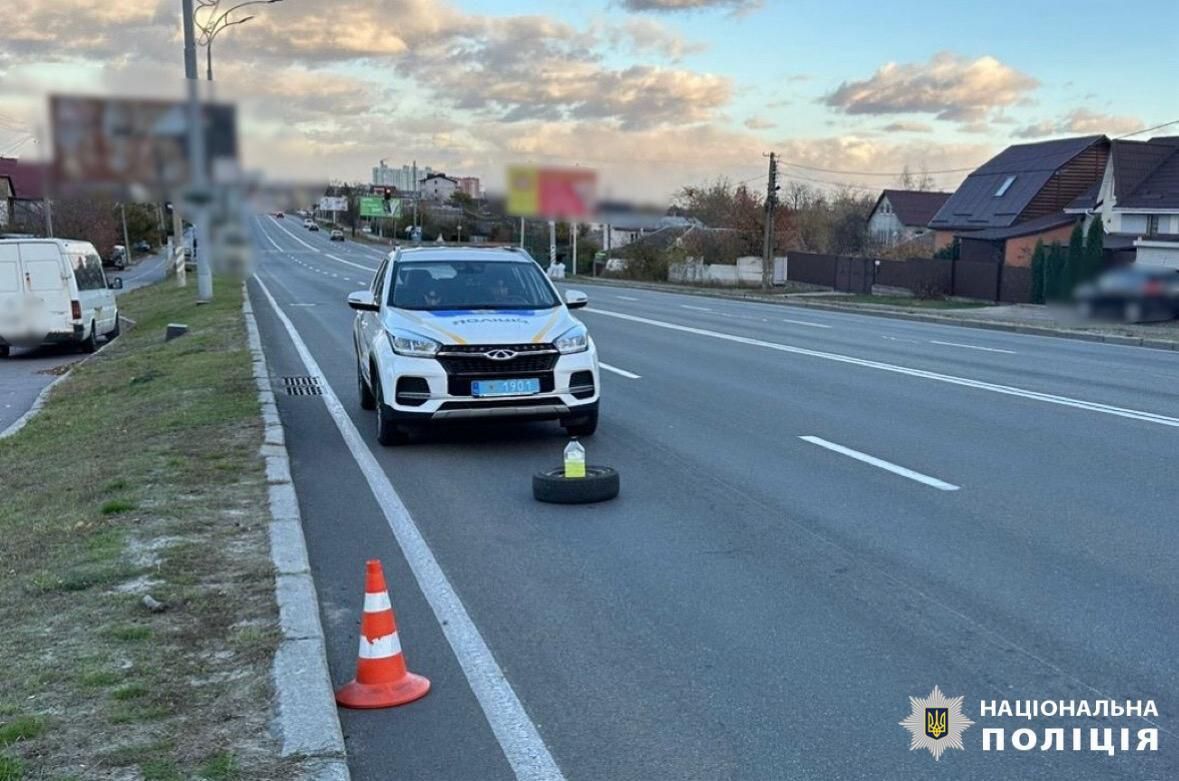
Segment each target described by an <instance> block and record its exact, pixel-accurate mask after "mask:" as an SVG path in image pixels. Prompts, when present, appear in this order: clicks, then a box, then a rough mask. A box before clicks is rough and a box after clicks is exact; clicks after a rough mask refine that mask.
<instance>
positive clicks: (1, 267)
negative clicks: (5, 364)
mask: <svg viewBox="0 0 1179 781" xmlns="http://www.w3.org/2000/svg"><path fill="white" fill-rule="evenodd" d="M122 287H123V281H122V280H121V279H115V280H113V281H112V282H111V283H110V285H109V286H108V284H107V281H106V275H105V274H103V272H102V258H101V257H99V255H98V252H97V250H95V249H94V245H92V244H90V243H89V242H86V241H71V240H69V239H0V357H6V356H7V355H8V352H9V348H10V347H13V346H16V347H36V346H38V345H42V344H62V343H72V344H76V345H78V346H79V347H80V348H81V349H82V350H83V351H85V352H93V351H94V350H95V349H96V348H97V346H98V338H99V337H105V338H106V339H113V338H114V337H116V336H118V335H119V309H118V306H117V304H116V302H115V295H114V293H112V292H111V290H112V289H114V290H117V289H120V288H122Z"/></svg>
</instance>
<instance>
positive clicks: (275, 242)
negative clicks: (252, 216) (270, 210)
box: [256, 217, 282, 252]
mask: <svg viewBox="0 0 1179 781" xmlns="http://www.w3.org/2000/svg"><path fill="white" fill-rule="evenodd" d="M256 219H257V220H258V230H260V231H262V235H263V236H265V237H266V240H267V241H269V242H270V243H271V244H273V245H274V248H275V249H276V250H278V251H279V252H281V251H282V247H280V246H278V242H277V241H275V240H274V239H272V238H270V234H269V233H267V232H266V228H265V227H264V225H263V222H262V218H261V217H256ZM271 219H274V218H273V217H271Z"/></svg>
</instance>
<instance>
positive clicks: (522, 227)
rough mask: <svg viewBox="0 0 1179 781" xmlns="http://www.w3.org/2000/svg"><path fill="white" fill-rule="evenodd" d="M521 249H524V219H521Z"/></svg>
mask: <svg viewBox="0 0 1179 781" xmlns="http://www.w3.org/2000/svg"><path fill="white" fill-rule="evenodd" d="M520 249H524V218H523V217H521V218H520Z"/></svg>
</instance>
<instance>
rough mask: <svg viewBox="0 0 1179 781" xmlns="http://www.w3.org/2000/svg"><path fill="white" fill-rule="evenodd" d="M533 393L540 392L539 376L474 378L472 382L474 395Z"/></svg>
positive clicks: (523, 394)
mask: <svg viewBox="0 0 1179 781" xmlns="http://www.w3.org/2000/svg"><path fill="white" fill-rule="evenodd" d="M531 393H540V378H539V377H529V378H527V379H519V380H474V381H473V382H472V383H471V395H472V396H526V395H528V394H531Z"/></svg>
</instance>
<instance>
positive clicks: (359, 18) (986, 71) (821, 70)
mask: <svg viewBox="0 0 1179 781" xmlns="http://www.w3.org/2000/svg"><path fill="white" fill-rule="evenodd" d="M238 1H239V2H240V0H238ZM233 4H234V3H228V2H223V3H222V4H221V7H222V8H223V9H224V8H228V7H230V6H231V5H233ZM19 6H20V13H17V14H6V15H5V19H4V23H3V25H0V90H2V91H3V95H2V96H0V153H4V152H6V151H8V152H12V151H15V152H17V153H19V154H24V155H28V156H36V155H38V154H39V150H38V147H37V145H36V144H34V143H32V142H31V141H25V140H24V139H26V137H27V136H28V135H31V134H34V132H35V129H36V127H37V126H38V125H39V124H41V123H42V122H43V113H44V111H43V103H44V96H45V95H46V94H47V93H49V92H53V91H59V92H61V91H66V92H85V93H98V92H110V91H117V92H119V93H123V94H155V95H160V94H169V93H173V94H175V91H176V90H178V89H179V84H180V81H179V78H180V76H181V75H182V60H181V44H180V40H181V38H180V24H179V7H180V0H20V2H19ZM1127 8H1129V7H1127ZM1115 9H1116V6H1114V5H1111V4H1109V3H1108V2H1103V3H1096V2H1089V0H1073V2H1069V3H1067V4H1066V3H1063V2H1059V0H1019V1H1018V2H1016V1H1015V0H991V1H990V2H988V3H985V4H984V3H959V2H946V0H940V2H902V0H897V1H896V2H888V3H880V2H875V3H868V2H848V1H846V0H562V1H561V2H555V1H554V0H544V1H541V0H450V1H448V2H446V1H443V0H282V2H280V3H277V4H273V5H266V6H261V5H259V6H254V7H252V8H250V9H248V10H247V11H243V12H239V18H240V16H242V15H246V14H248V13H250V12H254V13H255V14H256V16H255V18H254V19H252V20H251V21H250V22H249V23H247V24H244V25H241V26H239V27H236V28H234V29H231V30H228V31H227V32H225V34H224V35H222V36H220V37H219V38H218V39H217V41H216V45H215V50H214V69H215V74H214V75H215V76H216V77H217V80H218V81H217V84H216V89H217V93H218V97H223V98H224V97H233V98H235V99H236V100H238V101H239V105H240V114H241V117H240V130H241V134H242V138H243V154H244V157H245V162H246V164H247V165H248V166H250V167H252V168H258V169H261V170H263V171H265V172H266V173H267V174H269V175H271V176H274V177H279V178H283V179H300V178H307V179H312V178H323V177H328V178H339V179H349V180H362V179H365V180H367V179H368V177H369V173H370V169H371V167H372V166H373V165H375V164H376V162H377V160H378V159H381V158H384V159H386V160H387V161H388V162H389V163H390V164H401V163H408V162H410V161H411V160H413V159H416V160H417V161H418V163H419V165H431V166H433V167H434V168H441V169H444V170H446V171H447V172H448V173H455V174H463V175H468V174H470V175H478V176H482V177H483V178H484V180H485V186H490V187H492V188H495V187H496V186H497V185H500V183H501V182H502V179H503V169H504V166H505V164H507V163H510V162H536V163H556V164H564V165H582V166H589V167H594V168H597V169H599V170H600V171H601V172H602V179H603V184H604V188H605V189H606V190H607V191H608V193H609V194H611V195H614V196H627V197H635V198H642V199H664V198H666V197H667V196H668V195H669V194H670V193H672V192H673V191H675V190H676V189H677V188H679V187H680V186H682V185H685V184H695V183H701V182H704V181H708V180H711V179H713V178H715V177H717V176H727V177H729V178H730V179H733V180H744V179H751V180H753V181H757V180H756V179H755V177H758V176H759V175H761V174H762V173H763V172H764V166H765V161H764V160H763V158H762V154H763V153H764V152H769V151H771V150H774V151H777V152H778V153H779V154H780V155H781V156H782V158H783V160H784V162H785V163H786V164H787V166H786V167H785V168H784V173H785V174H786V175H787V176H789V177H793V178H798V179H801V180H806V181H812V182H815V183H817V184H819V185H820V186H829V184H830V183H853V184H858V185H864V186H867V187H872V188H876V187H879V186H881V185H891V184H894V183H895V177H890V176H870V175H866V173H865V172H874V173H886V174H887V173H890V172H895V171H899V170H901V169H902V168H904V167H905V166H908V167H910V168H911V169H912V170H914V171H919V170H921V169H923V168H924V169H926V170H929V171H943V170H947V169H960V168H965V167H969V166H973V165H976V164H978V163H980V162H982V161H983V160H985V159H986V158H987V157H988V156H990V155H991V154H993V153H994V152H995V151H997V150H998V149H1001V148H1002V147H1004V146H1006V145H1008V144H1011V143H1018V142H1022V141H1028V140H1036V139H1042V138H1049V137H1058V136H1063V135H1070V134H1087V133H1106V134H1110V135H1119V134H1123V133H1129V132H1133V131H1135V130H1139V129H1141V128H1144V127H1148V126H1152V125H1156V124H1160V123H1163V122H1168V121H1171V120H1175V119H1179V100H1177V99H1176V98H1177V97H1179V91H1177V88H1176V86H1175V81H1174V76H1175V74H1176V73H1179V53H1177V52H1179V32H1176V31H1177V30H1179V3H1176V2H1175V1H1174V0H1139V2H1136V3H1134V4H1133V13H1132V14H1131V13H1130V12H1129V11H1128V10H1127V11H1126V12H1124V13H1120V12H1118V11H1116V10H1115ZM200 56H201V64H202V73H203V65H204V51H203V50H202V51H201V53H200ZM1176 127H1179V126H1172V128H1171V129H1170V130H1169V132H1171V133H1175V132H1176V130H1175V128H1176ZM1143 137H1149V134H1147V135H1146V136H1143ZM961 177H962V174H961V173H945V174H937V175H936V176H935V177H934V178H935V181H936V182H937V183H938V184H939V185H941V186H943V187H945V188H948V189H952V188H953V186H954V185H956V183H957V182H958V181H959V180H960V179H961Z"/></svg>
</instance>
